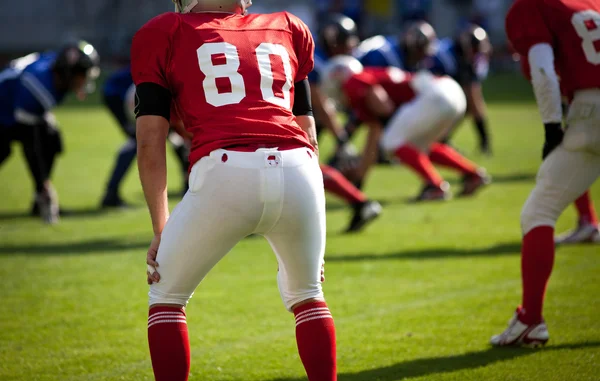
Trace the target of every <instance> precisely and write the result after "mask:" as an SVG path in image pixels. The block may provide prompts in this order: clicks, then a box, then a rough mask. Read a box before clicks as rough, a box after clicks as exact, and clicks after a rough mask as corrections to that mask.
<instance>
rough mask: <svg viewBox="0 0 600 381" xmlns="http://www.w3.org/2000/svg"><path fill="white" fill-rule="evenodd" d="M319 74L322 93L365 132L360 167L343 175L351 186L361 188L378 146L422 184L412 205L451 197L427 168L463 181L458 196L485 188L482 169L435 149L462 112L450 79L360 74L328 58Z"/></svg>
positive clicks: (349, 60)
mask: <svg viewBox="0 0 600 381" xmlns="http://www.w3.org/2000/svg"><path fill="white" fill-rule="evenodd" d="M324 72H325V75H324V87H325V88H326V92H327V93H328V94H329V95H330V96H331V97H332V98H333V99H336V100H337V101H338V102H339V103H341V104H343V105H344V106H345V107H347V108H349V109H351V110H352V111H353V112H354V113H355V114H356V116H357V117H358V118H359V119H360V120H362V121H363V122H364V123H365V124H366V125H367V126H368V127H369V133H368V137H367V144H366V146H365V151H364V155H363V157H362V160H361V163H360V165H359V167H358V168H357V169H356V170H355V171H354V173H349V174H348V175H349V176H350V177H351V179H352V180H354V181H356V182H357V183H362V181H363V180H364V179H365V177H366V175H367V173H368V171H369V169H370V167H371V166H372V165H373V164H374V163H375V162H376V160H377V153H378V146H379V143H381V148H382V149H383V150H384V151H386V152H387V153H390V154H394V155H395V156H396V157H397V158H398V159H399V160H400V161H401V162H402V163H404V164H406V165H407V166H409V167H410V168H411V169H413V170H414V171H415V172H416V173H417V174H418V175H419V176H420V177H421V178H422V179H423V181H424V183H425V184H424V186H423V189H422V191H421V193H420V194H419V196H418V197H417V201H426V200H444V199H447V198H449V197H450V192H449V185H448V183H447V182H446V181H444V180H443V178H442V177H441V175H440V174H439V173H438V171H437V170H436V169H435V167H434V166H433V164H432V163H436V164H439V165H442V166H445V167H448V168H451V169H454V170H457V171H458V172H459V173H461V174H462V175H463V189H462V191H461V195H462V196H469V195H472V194H474V193H475V192H476V191H477V190H478V189H480V188H481V187H482V186H484V185H486V184H487V183H489V177H488V176H487V175H486V174H485V171H484V170H483V169H481V168H478V167H477V165H475V164H474V163H472V162H470V161H469V160H467V159H466V158H464V157H463V156H462V155H460V154H459V153H458V152H456V151H455V150H454V149H453V148H452V147H450V146H448V145H446V144H442V143H437V141H438V140H439V139H440V138H441V137H442V136H444V135H445V134H446V133H447V132H448V130H449V129H450V128H451V127H452V126H453V125H454V124H455V123H456V121H457V120H459V119H460V118H462V117H463V115H464V112H465V110H466V99H465V95H464V93H463V91H462V89H461V88H460V86H459V85H458V84H457V83H456V82H455V81H454V80H453V79H451V78H450V77H440V78H436V77H434V76H432V75H431V74H429V73H425V72H423V73H420V74H417V75H415V76H413V75H411V74H409V73H406V72H403V71H402V70H400V69H397V68H392V67H390V68H363V67H362V64H361V63H360V62H359V61H358V60H356V59H355V58H353V57H350V56H337V57H334V58H332V59H331V60H330V63H329V64H328V66H327V68H326V69H325V71H324ZM384 126H385V131H384V129H383V128H384Z"/></svg>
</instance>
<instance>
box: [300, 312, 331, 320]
mask: <svg viewBox="0 0 600 381" xmlns="http://www.w3.org/2000/svg"><path fill="white" fill-rule="evenodd" d="M316 315H331V312H329V311H317V312H313V313H311V314H306V315H303V316H302V317H300V318H298V319H296V322H298V321H300V320H302V319H305V318H308V317H311V316H316Z"/></svg>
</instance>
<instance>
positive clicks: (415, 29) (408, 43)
mask: <svg viewBox="0 0 600 381" xmlns="http://www.w3.org/2000/svg"><path fill="white" fill-rule="evenodd" d="M436 43H437V34H436V33H435V29H433V27H432V26H431V24H429V23H428V22H425V21H417V22H414V23H412V24H410V25H409V26H408V27H407V28H406V30H405V31H404V33H402V35H401V37H400V44H401V45H402V46H403V47H404V50H405V51H407V52H409V53H410V54H413V55H415V56H416V57H417V59H420V58H423V57H424V56H432V55H434V54H435V52H436V48H437V44H436Z"/></svg>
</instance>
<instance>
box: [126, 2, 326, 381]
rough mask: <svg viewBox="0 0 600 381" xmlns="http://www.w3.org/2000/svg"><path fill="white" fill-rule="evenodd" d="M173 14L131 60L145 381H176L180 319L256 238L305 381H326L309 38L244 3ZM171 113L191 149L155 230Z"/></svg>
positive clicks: (199, 5)
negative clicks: (147, 238) (263, 245)
mask: <svg viewBox="0 0 600 381" xmlns="http://www.w3.org/2000/svg"><path fill="white" fill-rule="evenodd" d="M175 4H176V8H177V11H178V13H165V14H162V15H160V16H158V17H155V18H154V19H152V20H150V21H149V22H148V23H147V24H146V25H144V26H143V27H142V28H141V29H140V30H139V31H138V32H137V34H136V35H135V37H134V39H133V43H132V48H131V59H132V75H133V78H134V82H135V84H136V94H137V98H136V99H137V104H136V117H137V122H136V131H137V139H138V144H139V147H138V149H139V151H138V154H139V158H138V168H139V173H140V180H141V182H142V187H143V189H144V195H145V197H146V202H147V204H148V208H149V211H150V216H151V219H152V228H153V231H154V235H155V236H154V239H153V240H152V243H151V245H150V248H149V250H148V254H147V263H148V284H150V293H149V315H148V340H149V346H150V354H151V360H152V366H153V370H154V375H155V378H156V380H157V381H187V380H188V376H189V370H190V356H191V355H190V344H189V337H188V329H187V322H186V315H185V306H186V305H187V303H188V301H189V299H190V298H191V297H192V294H193V293H194V290H195V289H196V287H197V286H198V285H199V284H200V282H201V281H202V280H203V279H204V277H205V276H206V275H207V274H208V272H209V271H210V270H211V269H212V268H213V267H214V266H215V265H216V264H217V263H218V262H219V261H220V260H221V259H222V258H223V257H224V256H225V255H226V254H227V253H228V252H229V251H230V250H231V249H232V248H233V247H234V246H235V245H236V244H237V242H239V241H240V240H242V239H243V238H245V237H247V236H249V235H251V234H259V235H263V236H264V237H265V238H266V239H267V240H268V242H269V243H270V245H271V247H272V249H273V251H274V252H275V255H276V257H277V262H278V265H279V266H278V267H279V269H278V273H277V280H278V285H279V290H280V294H281V298H282V301H283V302H284V305H285V307H286V309H287V310H288V311H290V312H293V313H294V316H295V319H296V327H295V328H296V341H297V344H298V352H299V355H300V358H301V360H302V363H303V365H304V368H305V370H306V373H307V376H308V379H309V380H310V381H335V380H337V369H336V368H337V365H336V361H337V360H336V340H335V324H334V321H333V318H332V315H331V312H330V311H329V308H328V307H327V304H326V302H325V299H324V295H323V290H322V285H321V283H322V282H323V277H322V276H323V275H322V271H323V263H324V262H323V259H324V254H325V238H326V231H325V229H326V223H325V217H326V216H325V214H326V213H325V195H324V188H323V178H322V172H321V170H320V168H319V158H318V153H319V151H318V144H317V140H316V139H317V138H316V130H315V122H314V118H313V117H312V107H311V104H310V94H309V92H310V89H309V84H308V80H307V76H308V74H309V73H310V71H311V70H312V69H313V66H314V63H313V52H314V42H313V38H312V35H311V33H310V31H309V30H308V27H307V26H306V25H305V24H304V23H302V22H301V21H300V20H299V19H298V18H297V17H295V16H293V15H291V14H289V13H275V14H266V15H246V8H247V7H249V6H250V5H251V4H252V2H251V1H250V0H198V1H196V0H193V1H192V0H176V1H175ZM275 57H276V59H277V61H276V62H278V63H279V64H277V65H273V64H272V63H271V62H272V58H275ZM173 102H174V103H175V104H176V106H177V107H176V108H177V113H178V116H179V117H180V118H181V120H182V122H183V125H184V126H185V128H186V130H187V131H188V132H189V133H191V134H192V135H193V137H192V140H193V145H192V152H191V154H190V162H191V164H192V170H191V172H190V190H189V191H188V192H187V193H186V194H185V196H184V198H183V200H182V201H181V203H179V205H177V207H176V209H175V211H174V213H173V214H172V215H171V216H169V205H168V199H167V168H166V152H165V144H164V141H165V139H166V137H167V134H168V131H169V125H170V117H171V115H170V109H171V106H172V104H173ZM159 265H160V267H158V266H159Z"/></svg>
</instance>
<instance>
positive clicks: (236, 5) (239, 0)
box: [172, 0, 252, 14]
mask: <svg viewBox="0 0 600 381" xmlns="http://www.w3.org/2000/svg"><path fill="white" fill-rule="evenodd" d="M172 1H173V3H174V4H175V12H179V13H188V12H190V11H191V10H192V9H193V8H194V7H196V10H197V11H199V12H233V13H241V14H245V13H246V10H247V9H248V8H249V7H250V6H251V5H252V0H172Z"/></svg>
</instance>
